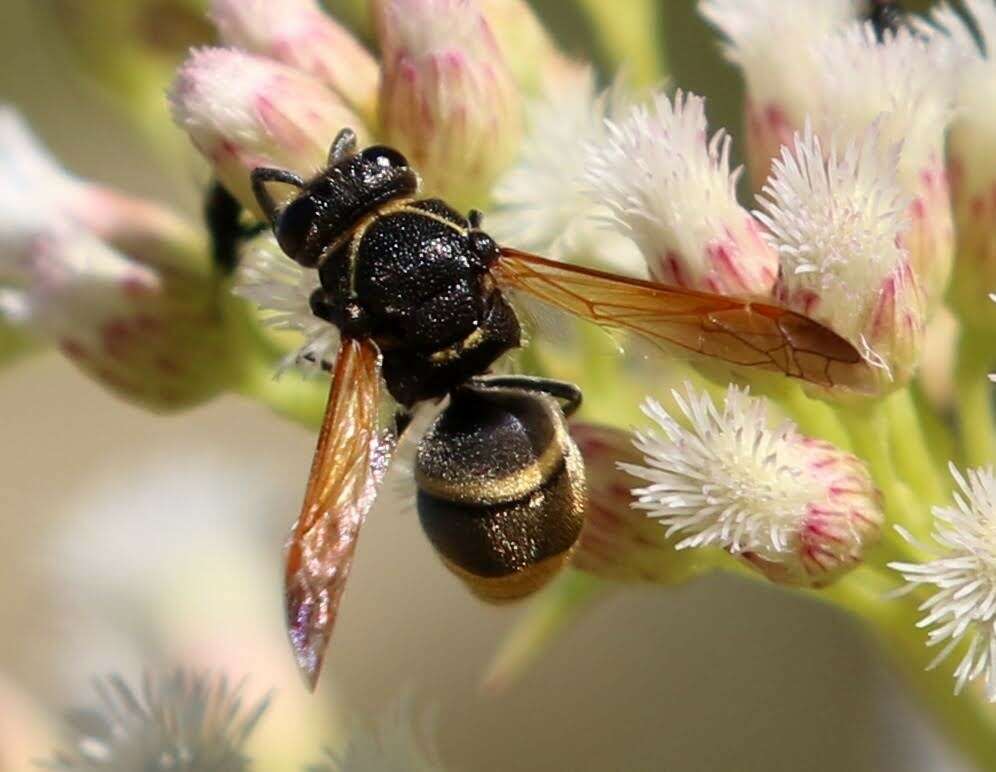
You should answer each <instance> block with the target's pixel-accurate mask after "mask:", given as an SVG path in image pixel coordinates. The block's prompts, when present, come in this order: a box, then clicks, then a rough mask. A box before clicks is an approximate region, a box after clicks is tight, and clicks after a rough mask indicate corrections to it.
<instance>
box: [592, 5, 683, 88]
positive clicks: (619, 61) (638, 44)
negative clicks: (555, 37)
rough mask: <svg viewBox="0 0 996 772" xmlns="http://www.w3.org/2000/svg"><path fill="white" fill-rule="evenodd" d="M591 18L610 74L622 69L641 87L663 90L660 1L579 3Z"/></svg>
mask: <svg viewBox="0 0 996 772" xmlns="http://www.w3.org/2000/svg"><path fill="white" fill-rule="evenodd" d="M577 3H578V5H579V6H580V7H581V10H582V11H584V13H585V14H586V15H587V16H588V19H589V21H590V23H591V26H592V28H593V30H594V34H595V39H596V42H597V44H598V46H599V48H600V49H601V53H602V57H603V58H604V59H605V60H606V62H605V64H606V65H608V66H607V67H606V70H607V71H608V72H617V71H618V70H619V68H620V66H621V67H622V68H623V71H624V73H625V74H626V76H627V77H628V78H629V79H630V80H631V81H632V83H633V85H635V86H638V87H646V88H653V87H655V86H659V85H660V82H661V79H662V78H663V77H664V73H665V72H666V68H665V65H664V61H665V60H664V45H663V36H662V35H661V34H660V29H661V15H660V10H659V9H660V8H661V7H662V6H663V4H662V3H661V2H659V0H626V2H613V3H607V2H605V0H577Z"/></svg>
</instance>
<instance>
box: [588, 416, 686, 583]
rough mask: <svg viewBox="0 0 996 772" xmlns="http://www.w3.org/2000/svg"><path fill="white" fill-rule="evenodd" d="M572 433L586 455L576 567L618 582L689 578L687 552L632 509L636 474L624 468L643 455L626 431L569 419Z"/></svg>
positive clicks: (671, 580) (634, 462) (641, 514)
mask: <svg viewBox="0 0 996 772" xmlns="http://www.w3.org/2000/svg"><path fill="white" fill-rule="evenodd" d="M570 431H571V437H572V438H573V439H574V441H575V442H576V443H577V446H578V450H579V451H581V456H582V457H583V458H584V466H585V484H586V486H587V503H586V505H585V513H584V527H583V528H582V529H581V535H580V536H579V537H578V542H577V546H576V547H575V549H574V558H573V560H572V565H573V566H574V568H577V569H580V570H582V571H587V572H588V573H590V574H594V575H595V576H598V577H601V578H604V579H612V580H614V581H621V582H654V583H658V584H674V583H677V582H680V581H682V580H683V579H685V578H687V577H688V576H689V575H690V574H691V573H692V571H693V570H694V568H695V557H694V556H693V554H692V553H691V551H685V552H677V551H675V548H674V545H675V539H674V538H672V537H670V536H669V535H668V534H667V532H666V531H665V529H663V528H661V527H660V525H659V524H658V523H657V522H655V521H654V520H652V519H650V518H648V517H646V515H644V514H643V513H642V512H639V511H637V510H635V509H633V507H632V503H633V495H632V492H631V491H632V488H633V487H634V486H636V485H637V484H638V483H639V479H640V478H638V477H636V476H634V475H633V474H631V473H630V472H628V471H626V468H625V467H632V466H638V465H639V464H641V463H642V461H643V456H642V454H641V453H640V451H638V450H637V449H636V448H635V447H634V446H633V441H632V436H631V435H630V433H629V432H626V431H623V430H622V429H616V428H615V427H612V426H605V425H601V424H591V423H585V422H583V421H572V422H571V426H570ZM620 465H623V467H624V468H620Z"/></svg>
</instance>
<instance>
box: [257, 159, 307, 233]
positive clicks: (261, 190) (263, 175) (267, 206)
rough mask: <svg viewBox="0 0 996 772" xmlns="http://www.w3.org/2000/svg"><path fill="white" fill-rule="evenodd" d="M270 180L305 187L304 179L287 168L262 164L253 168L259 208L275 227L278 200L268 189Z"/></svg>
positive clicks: (271, 225)
mask: <svg viewBox="0 0 996 772" xmlns="http://www.w3.org/2000/svg"><path fill="white" fill-rule="evenodd" d="M268 182H282V183H284V184H285V185H293V186H294V187H296V188H303V187H304V180H303V179H301V178H300V177H299V176H298V175H296V174H294V172H289V171H287V170H286V169H271V168H269V167H266V166H261V167H259V168H257V169H253V170H252V193H253V195H254V196H255V197H256V203H258V204H259V208H260V209H262V210H263V214H264V215H265V217H266V219H267V221H268V222H269V223H270V227H273V226H274V225H275V224H276V221H277V202H276V201H274V200H273V196H271V195H270V191H268V190H267V189H266V183H268Z"/></svg>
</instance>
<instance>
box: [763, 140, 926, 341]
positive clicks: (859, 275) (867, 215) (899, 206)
mask: <svg viewBox="0 0 996 772" xmlns="http://www.w3.org/2000/svg"><path fill="white" fill-rule="evenodd" d="M898 153H899V149H898V147H893V148H892V150H891V152H886V153H883V152H882V140H881V137H880V136H879V131H878V128H877V127H875V126H873V127H871V128H870V129H868V130H867V131H866V132H865V133H864V136H863V137H861V138H860V139H859V140H858V141H856V142H850V143H848V144H847V145H846V146H845V147H844V148H843V149H838V147H837V143H835V142H832V141H831V142H829V143H826V142H824V141H823V140H821V139H820V137H818V136H816V134H814V132H813V131H812V128H811V127H810V126H809V125H807V126H806V128H805V130H804V131H803V132H802V133H801V134H797V135H796V137H795V141H794V143H793V146H792V147H791V148H787V147H783V148H782V154H781V157H780V158H778V159H776V160H775V162H774V165H773V169H772V176H771V178H769V180H768V182H767V184H766V185H765V187H764V190H763V195H762V196H761V197H760V198H759V204H760V205H761V207H762V208H763V211H759V212H757V213H756V216H757V218H758V219H759V220H761V221H762V222H763V223H764V224H765V226H766V227H767V229H768V233H767V238H768V240H769V243H770V244H771V245H772V247H773V248H774V249H775V250H777V252H778V256H779V263H780V266H781V274H782V282H783V283H784V284H785V286H786V287H787V288H788V290H789V293H790V294H792V293H796V292H798V291H800V290H808V291H812V292H813V293H815V294H816V295H818V296H819V297H820V299H821V305H820V308H821V313H822V314H823V315H825V317H826V318H827V321H828V323H829V324H830V326H831V327H832V328H833V329H834V330H836V331H838V332H839V333H841V334H842V335H844V336H845V337H848V338H849V339H851V340H854V339H855V338H856V337H858V336H859V335H860V334H861V331H862V330H864V329H865V326H866V322H867V316H868V314H869V313H870V312H871V311H872V310H873V308H874V306H875V303H876V301H877V298H878V293H879V291H880V289H881V287H882V285H883V282H884V281H885V280H886V278H887V277H889V276H890V275H892V274H893V273H894V272H895V271H896V270H897V267H899V265H900V263H901V262H902V261H903V260H904V259H905V253H904V252H903V250H902V249H901V248H900V247H899V246H897V236H898V234H900V233H901V232H903V231H904V230H905V229H906V228H907V227H908V222H907V219H906V214H905V213H906V209H907V199H906V197H905V196H904V195H903V193H902V190H901V189H900V186H899V183H898V180H897V177H896V165H897V163H898Z"/></svg>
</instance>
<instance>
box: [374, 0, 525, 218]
mask: <svg viewBox="0 0 996 772" xmlns="http://www.w3.org/2000/svg"><path fill="white" fill-rule="evenodd" d="M377 10H378V15H377V19H378V25H377V27H378V37H379V39H380V45H381V51H382V64H383V74H382V78H381V90H380V116H381V129H382V133H383V136H384V139H385V140H386V141H387V142H388V143H389V144H391V145H393V146H395V147H397V148H398V149H399V150H401V152H403V153H405V154H406V155H407V157H408V158H409V159H410V160H411V161H412V163H413V165H414V166H415V167H416V168H418V169H419V170H420V172H421V174H422V176H423V180H424V183H425V189H426V191H427V192H428V193H429V194H430V195H435V196H440V197H442V198H445V199H447V200H449V201H450V202H451V203H452V204H454V205H456V206H457V207H458V208H459V207H468V206H476V205H481V204H483V203H484V202H486V200H487V192H488V190H489V189H490V188H491V185H492V184H493V183H494V181H495V179H496V178H497V177H498V175H499V174H500V173H501V172H502V171H503V170H504V169H505V168H507V167H508V165H509V164H510V163H511V162H512V160H513V159H514V157H515V154H516V151H517V150H518V146H519V140H520V135H521V130H522V127H521V118H522V116H521V109H522V105H521V96H520V94H519V92H518V89H517V88H516V84H515V81H514V80H513V78H512V75H511V73H510V71H509V69H508V66H507V64H506V62H505V60H504V58H503V56H502V53H501V50H500V48H499V46H498V43H497V41H496V40H495V37H494V33H493V32H492V30H491V28H490V26H489V24H488V22H487V19H486V18H485V16H484V15H483V14H482V12H481V11H480V9H479V8H478V7H477V6H476V5H475V4H474V3H473V2H470V1H469V0H382V2H380V3H379V4H378V6H377Z"/></svg>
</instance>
